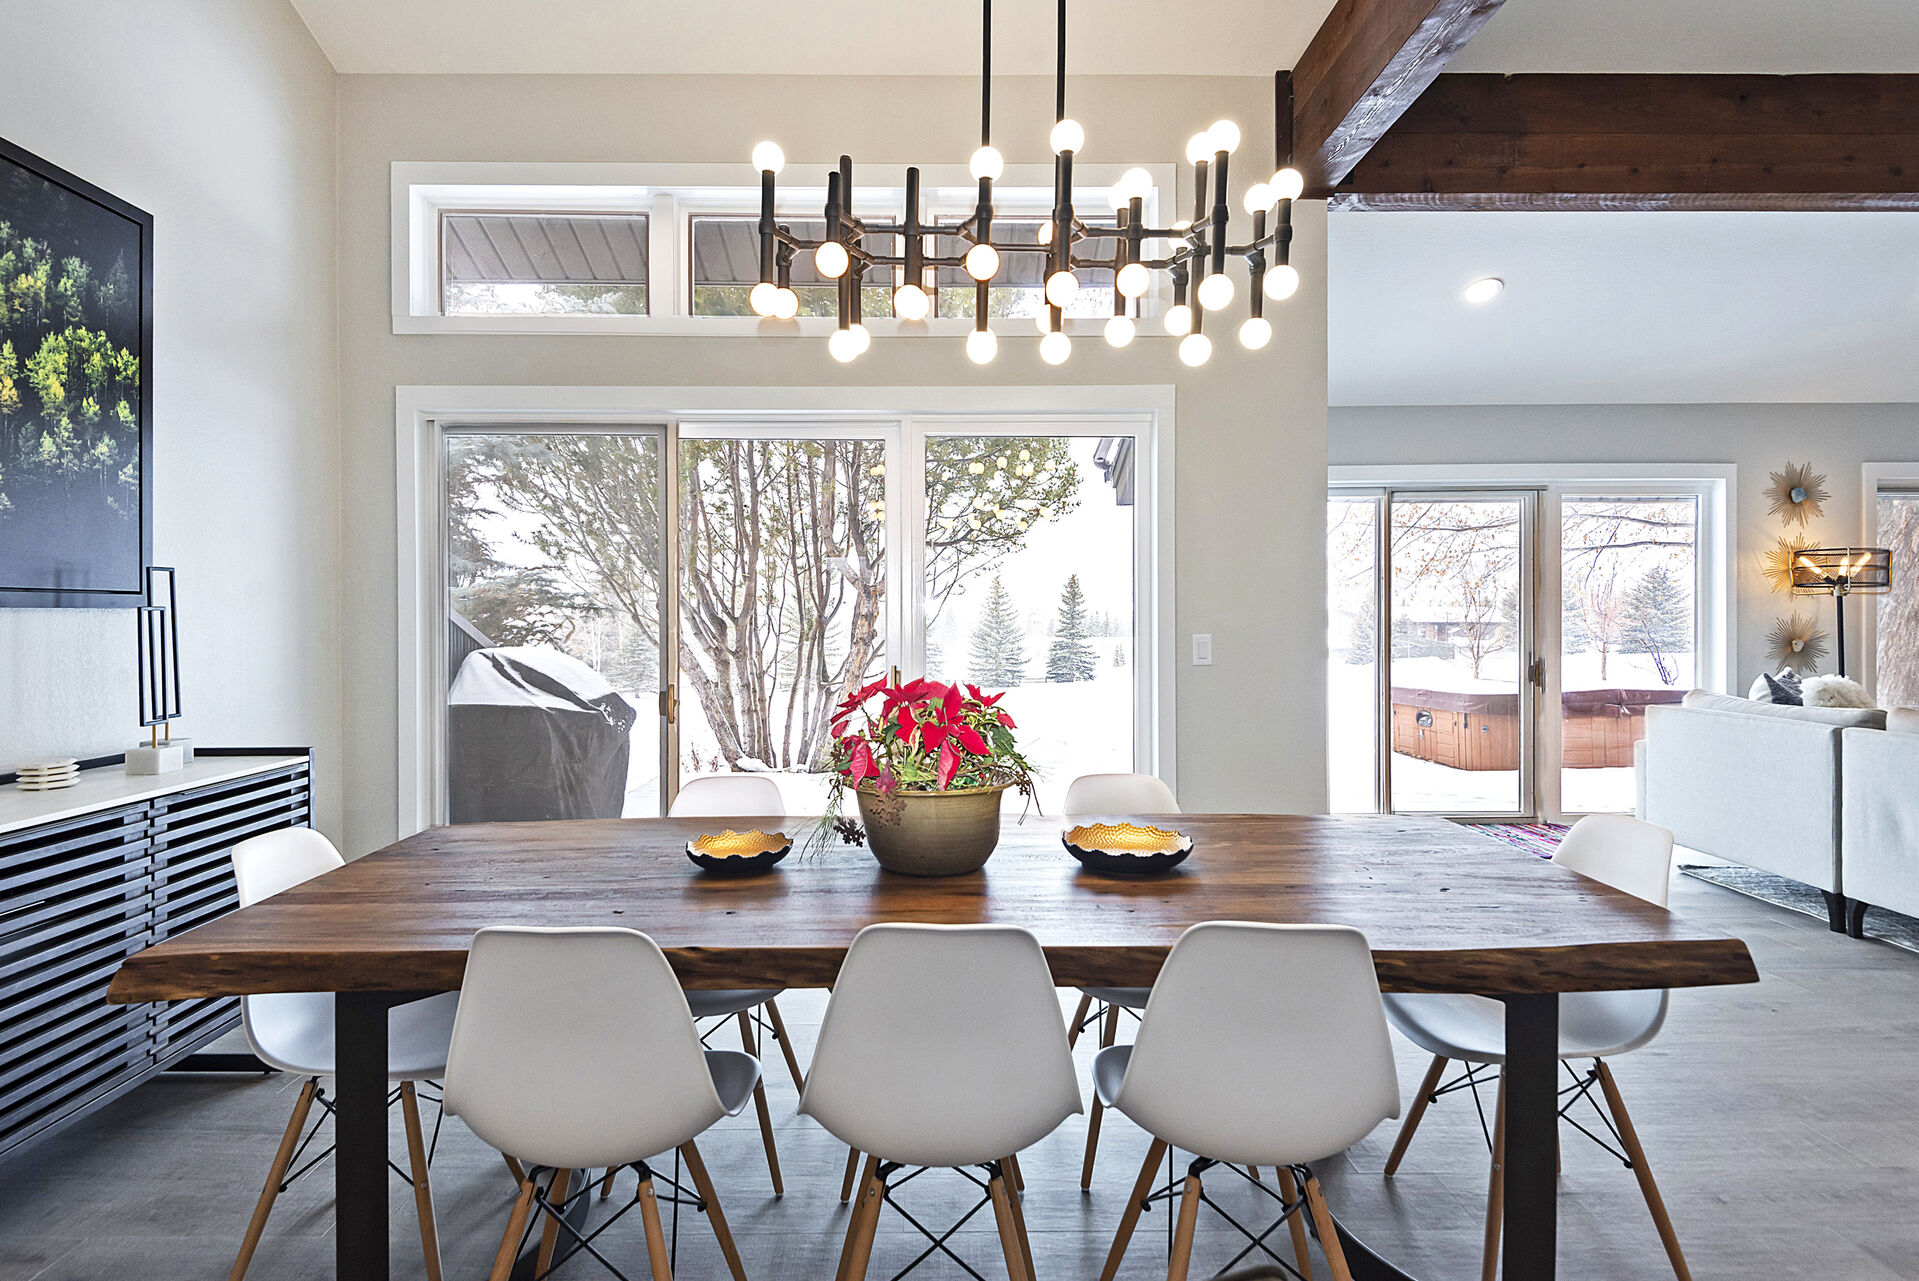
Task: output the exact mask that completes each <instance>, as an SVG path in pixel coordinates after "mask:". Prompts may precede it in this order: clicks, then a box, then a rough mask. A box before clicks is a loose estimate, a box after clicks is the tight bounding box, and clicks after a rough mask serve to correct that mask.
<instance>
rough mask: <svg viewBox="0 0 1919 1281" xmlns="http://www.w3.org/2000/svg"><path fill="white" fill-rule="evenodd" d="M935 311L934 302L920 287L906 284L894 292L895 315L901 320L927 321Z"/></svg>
mask: <svg viewBox="0 0 1919 1281" xmlns="http://www.w3.org/2000/svg"><path fill="white" fill-rule="evenodd" d="M932 309H933V300H932V299H930V298H928V297H927V296H926V291H925V290H924V289H921V288H920V287H919V286H918V285H914V284H905V285H901V286H900V287H899V288H898V289H895V290H894V291H893V314H894V315H896V316H898V317H899V318H900V319H901V320H925V319H926V313H927V312H929V311H931V310H932Z"/></svg>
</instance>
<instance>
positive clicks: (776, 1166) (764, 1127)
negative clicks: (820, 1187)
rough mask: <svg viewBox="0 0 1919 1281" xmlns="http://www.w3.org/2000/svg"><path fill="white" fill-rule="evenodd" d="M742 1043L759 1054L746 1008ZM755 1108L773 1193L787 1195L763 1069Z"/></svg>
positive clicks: (757, 1088)
mask: <svg viewBox="0 0 1919 1281" xmlns="http://www.w3.org/2000/svg"><path fill="white" fill-rule="evenodd" d="M740 1044H741V1045H742V1046H743V1047H744V1048H745V1050H746V1052H747V1053H748V1054H758V1053H759V1046H758V1043H757V1038H756V1037H755V1036H754V1035H753V1020H752V1019H750V1018H748V1017H747V1015H746V1011H745V1010H741V1011H740ZM753 1110H754V1111H755V1112H757V1113H758V1114H759V1118H760V1141H761V1142H762V1143H763V1144H765V1146H766V1170H767V1173H769V1174H771V1175H772V1176H773V1195H774V1196H776V1197H782V1196H785V1195H786V1182H785V1180H783V1179H782V1178H780V1150H779V1147H778V1145H776V1144H775V1143H774V1142H773V1113H772V1111H771V1109H769V1108H768V1107H767V1106H766V1073H765V1071H764V1070H763V1069H762V1071H761V1072H760V1079H759V1082H758V1083H757V1084H756V1085H754V1087H753Z"/></svg>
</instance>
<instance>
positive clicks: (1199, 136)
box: [1186, 130, 1219, 165]
mask: <svg viewBox="0 0 1919 1281" xmlns="http://www.w3.org/2000/svg"><path fill="white" fill-rule="evenodd" d="M1217 150H1219V148H1217V147H1215V146H1213V135H1212V132H1211V131H1210V130H1209V131H1207V132H1204V133H1196V134H1194V135H1193V136H1192V137H1191V138H1188V139H1187V140H1186V162H1187V163H1188V164H1194V165H1197V164H1201V163H1203V162H1205V161H1208V160H1211V159H1212V158H1213V153H1214V152H1215V151H1217Z"/></svg>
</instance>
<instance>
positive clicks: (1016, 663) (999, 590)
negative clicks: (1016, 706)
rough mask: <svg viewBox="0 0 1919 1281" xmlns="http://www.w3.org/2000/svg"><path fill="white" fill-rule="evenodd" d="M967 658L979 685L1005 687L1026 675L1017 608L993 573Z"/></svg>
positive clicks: (1023, 647) (1024, 652)
mask: <svg viewBox="0 0 1919 1281" xmlns="http://www.w3.org/2000/svg"><path fill="white" fill-rule="evenodd" d="M971 660H972V662H971V669H970V670H971V673H972V677H973V679H974V680H975V681H977V682H979V683H980V684H981V685H987V686H991V687H993V688H994V689H1005V688H1007V687H1008V686H1012V685H1018V684H1019V683H1020V682H1022V681H1024V680H1025V679H1026V637H1025V633H1024V631H1023V629H1022V628H1021V627H1020V620H1019V611H1018V610H1016V609H1014V608H1013V601H1012V598H1011V597H1009V596H1008V595H1007V594H1006V588H1005V587H1004V586H1002V585H1001V583H1000V580H999V575H997V574H995V575H994V576H993V585H992V587H990V588H988V589H987V593H986V611H985V613H984V614H982V615H981V617H980V624H979V626H978V627H977V628H975V629H974V630H973V645H972V653H971Z"/></svg>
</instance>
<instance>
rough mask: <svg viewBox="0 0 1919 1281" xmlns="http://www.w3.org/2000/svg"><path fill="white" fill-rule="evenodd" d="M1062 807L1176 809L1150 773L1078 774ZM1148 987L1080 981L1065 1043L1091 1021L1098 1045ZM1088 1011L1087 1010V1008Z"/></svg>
mask: <svg viewBox="0 0 1919 1281" xmlns="http://www.w3.org/2000/svg"><path fill="white" fill-rule="evenodd" d="M1060 808H1061V810H1062V811H1063V812H1064V813H1065V815H1066V818H1067V819H1068V821H1072V820H1083V819H1089V818H1129V817H1133V816H1136V815H1140V814H1177V813H1179V802H1178V801H1177V800H1175V799H1174V797H1173V789H1172V788H1170V787H1168V786H1166V784H1165V783H1164V782H1162V781H1161V780H1160V779H1157V778H1155V777H1153V776H1152V775H1151V774H1081V775H1080V776H1079V777H1078V778H1076V779H1074V780H1073V781H1072V783H1071V784H1069V785H1068V786H1067V788H1066V800H1065V801H1064V802H1063V803H1062V804H1061V807H1060ZM1152 991H1153V990H1152V989H1151V988H1148V987H1083V988H1081V989H1080V990H1079V993H1080V996H1079V1008H1078V1009H1076V1010H1074V1011H1073V1021H1072V1023H1071V1024H1070V1025H1069V1026H1068V1031H1067V1034H1066V1044H1067V1045H1068V1046H1073V1045H1077V1044H1078V1043H1079V1034H1080V1033H1081V1032H1082V1031H1084V1030H1085V1029H1086V1028H1088V1027H1091V1026H1093V1025H1095V1024H1097V1025H1098V1026H1099V1044H1100V1048H1101V1049H1105V1048H1106V1047H1108V1046H1110V1045H1112V1044H1113V1042H1114V1041H1115V1040H1117V1039H1118V1037H1119V1018H1120V1011H1122V1010H1125V1011H1127V1012H1128V1013H1130V1014H1132V1015H1133V1016H1134V1017H1135V1018H1137V1017H1138V1016H1139V1012H1140V1011H1141V1010H1144V1009H1145V1008H1146V998H1147V997H1148V996H1150V995H1152ZM1089 1011H1090V1013H1089ZM1103 1111H1104V1105H1102V1104H1101V1103H1100V1101H1099V1097H1098V1096H1097V1095H1095V1096H1094V1098H1093V1110H1092V1113H1091V1115H1089V1116H1088V1117H1087V1118H1086V1156H1085V1159H1084V1160H1083V1161H1082V1162H1081V1163H1080V1171H1079V1186H1080V1191H1082V1192H1086V1191H1090V1190H1091V1189H1092V1186H1093V1162H1094V1159H1095V1158H1096V1157H1097V1156H1098V1155H1099V1123H1100V1116H1101V1114H1102V1112H1103Z"/></svg>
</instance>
